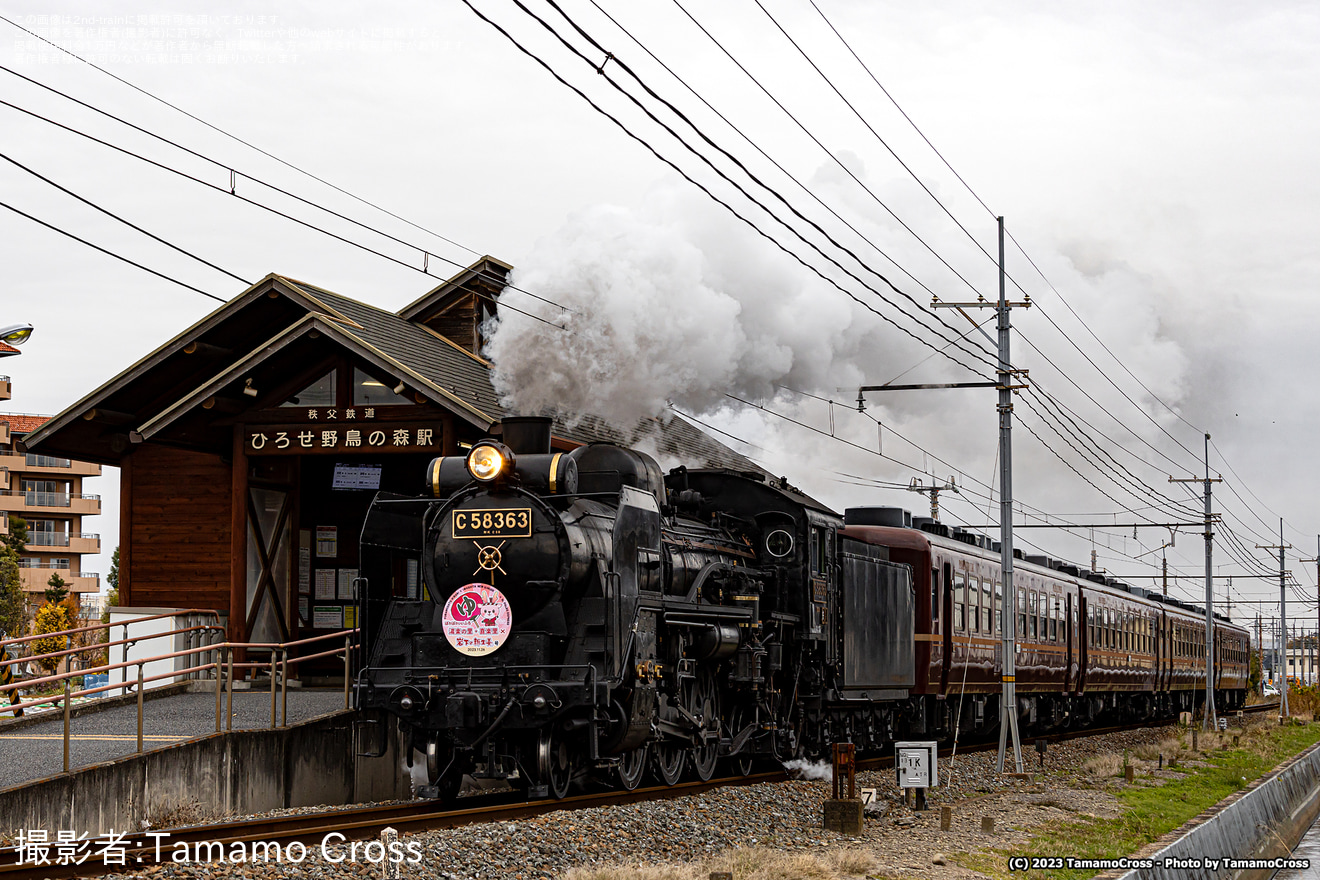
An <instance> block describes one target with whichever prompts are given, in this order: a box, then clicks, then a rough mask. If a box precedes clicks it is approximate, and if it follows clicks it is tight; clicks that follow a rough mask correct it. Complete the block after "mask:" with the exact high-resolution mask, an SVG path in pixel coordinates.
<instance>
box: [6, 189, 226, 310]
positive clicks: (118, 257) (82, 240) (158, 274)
mask: <svg viewBox="0 0 1320 880" xmlns="http://www.w3.org/2000/svg"><path fill="white" fill-rule="evenodd" d="M0 208H7V209H9V210H10V211H13V212H14V213H15V214H18V215H19V216H20V217H26V218H27V219H29V220H31V221H32V222H33V223H39V224H40V225H42V226H44V227H46V228H47V229H50V230H52V231H54V232H58V233H59V234H60V235H63V236H67V237H68V238H71V239H73V240H74V241H76V242H78V243H80V244H85V245H87V246H88V247H89V248H92V249H93V250H98V251H100V252H101V253H103V254H105V255H106V256H108V257H114V258H115V259H116V260H120V261H121V262H124V263H128V264H129V265H130V266H136V267H137V268H139V269H141V270H142V271H143V272H150V273H151V274H152V275H155V276H156V277H157V278H163V279H164V280H166V281H168V282H170V283H171V284H177V285H179V286H180V287H186V288H187V289H188V290H191V291H193V292H194V293H200V294H201V295H202V296H205V297H210V298H211V299H213V300H215V301H216V302H228V300H226V299H223V298H222V297H218V296H216V295H215V294H214V293H207V292H206V291H205V290H202V289H201V288H200V287H193V286H192V285H191V284H187V283H186V282H183V281H180V280H179V279H177V278H171V277H170V276H169V275H166V274H165V273H164V272H157V271H156V270H155V269H151V268H149V267H147V266H144V265H142V264H141V263H137V262H134V261H133V260H130V259H129V258H128V257H125V256H122V255H120V254H117V253H115V252H114V251H111V250H107V249H106V248H103V247H101V246H100V245H98V244H92V243H91V242H90V241H88V240H87V239H85V238H81V237H79V236H77V235H74V234H73V233H72V232H69V231H68V230H65V229H61V228H60V227H58V226H55V225H53V224H51V223H47V222H46V221H45V220H41V219H39V218H37V217H33V216H32V215H31V214H29V213H27V212H26V211H20V210H19V209H18V208H15V207H14V206H13V205H10V204H7V203H5V202H0Z"/></svg>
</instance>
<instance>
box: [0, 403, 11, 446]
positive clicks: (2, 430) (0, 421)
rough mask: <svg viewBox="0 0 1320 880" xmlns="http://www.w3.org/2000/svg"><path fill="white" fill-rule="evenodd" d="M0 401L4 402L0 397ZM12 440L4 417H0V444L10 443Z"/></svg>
mask: <svg viewBox="0 0 1320 880" xmlns="http://www.w3.org/2000/svg"><path fill="white" fill-rule="evenodd" d="M0 400H4V398H3V397H0ZM10 442H12V438H11V437H10V436H9V423H8V422H6V421H4V416H0V443H10Z"/></svg>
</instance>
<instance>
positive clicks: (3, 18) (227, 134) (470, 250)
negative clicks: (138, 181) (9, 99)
mask: <svg viewBox="0 0 1320 880" xmlns="http://www.w3.org/2000/svg"><path fill="white" fill-rule="evenodd" d="M0 21H4V22H5V23H6V24H9V25H11V26H13V27H15V28H17V29H19V30H21V31H23V32H24V33H26V34H28V35H30V36H32V37H35V38H36V39H38V40H41V41H42V42H44V43H46V44H48V45H50V46H51V47H53V48H55V49H56V50H58V51H60V52H63V53H64V54H65V55H68V56H69V57H71V58H74V59H76V60H78V61H80V62H82V63H83V64H86V65H87V66H88V67H91V68H92V69H93V70H96V71H98V72H100V73H102V74H104V75H106V76H108V77H110V78H111V79H113V80H116V81H117V82H120V83H122V84H123V85H125V86H127V87H128V88H130V89H133V90H134V91H136V92H139V93H140V94H142V95H145V96H146V97H148V98H150V99H151V100H153V101H156V102H158V103H160V104H163V105H165V106H166V107H169V108H170V109H171V110H174V111H176V112H178V113H181V114H183V115H184V116H186V117H188V118H189V119H191V120H193V121H194V122H197V123H199V124H201V125H203V126H205V127H206V128H209V129H211V130H212V131H214V132H216V133H217V134H220V135H223V136H224V137H227V138H229V139H230V140H232V141H235V142H236V143H239V144H242V145H243V146H245V147H247V148H248V149H250V150H255V151H256V152H257V153H259V154H261V155H263V156H265V157H266V158H268V159H271V160H273V161H275V162H278V163H279V164H281V165H283V166H285V167H286V168H289V169H291V170H293V171H296V172H298V173H299V174H301V175H303V176H305V177H308V178H311V179H312V180H314V181H316V182H317V183H320V184H323V185H324V186H328V187H330V188H331V189H332V190H334V191H336V192H338V193H340V194H342V195H345V196H348V197H349V198H350V199H353V200H354V201H356V202H359V203H360V204H363V205H366V206H367V207H369V208H372V209H374V210H376V211H379V212H381V213H382V214H385V215H386V216H388V217H392V218H394V219H395V220H398V221H400V222H401V223H405V224H407V225H408V226H411V227H413V228H414V229H416V230H418V231H420V232H425V233H426V234H427V235H430V236H433V237H435V238H437V239H439V240H440V241H443V242H445V243H446V244H449V245H452V246H453V247H456V248H458V249H459V250H463V251H467V252H468V253H469V254H472V255H473V256H479V255H481V253H482V252H481V251H478V250H475V249H473V248H470V247H468V246H467V245H464V244H462V243H460V242H458V241H455V240H453V239H451V238H447V237H446V236H444V235H442V234H440V233H439V232H436V231H434V230H432V229H428V228H426V227H425V226H422V225H420V224H418V223H416V222H414V221H412V220H409V219H408V218H407V217H404V216H401V215H399V214H396V213H394V212H393V211H391V210H389V209H388V208H385V207H382V206H381V205H378V204H376V203H375V202H372V201H370V200H369V199H366V198H363V197H362V196H359V195H356V194H354V193H352V192H350V191H349V190H347V189H344V188H343V187H340V186H338V185H336V184H335V183H332V182H331V181H329V180H326V179H324V178H322V177H318V176H317V175H316V174H313V173H312V172H310V171H308V170H306V169H305V168H302V167H300V166H298V165H296V164H294V163H292V162H289V161H288V160H286V159H283V158H281V157H279V156H277V155H275V154H274V153H271V152H269V151H267V150H265V149H263V148H261V147H259V146H257V145H256V144H254V143H252V142H251V141H247V140H244V139H243V138H241V137H239V136H238V135H236V134H234V133H233V132H230V131H227V130H226V129H224V128H221V127H220V126H218V125H215V124H213V123H211V122H208V121H207V120H205V119H203V118H201V117H200V116H197V115H196V114H194V113H191V112H189V111H188V110H185V109H184V108H183V107H180V106H179V105H177V104H173V103H171V102H170V101H167V100H166V99H164V98H162V97H160V96H159V95H156V94H154V93H153V92H151V91H148V90H147V89H144V88H142V87H141V86H139V85H137V84H136V83H133V82H131V81H129V80H127V79H124V78H123V77H121V76H119V75H118V74H115V73H113V72H111V71H109V70H107V69H105V68H104V67H101V66H100V65H98V64H96V63H95V62H93V61H89V60H88V59H86V58H84V57H82V56H81V55H78V54H77V53H75V52H73V51H71V50H69V49H67V48H65V47H64V46H61V45H60V44H58V43H56V42H54V41H52V40H50V39H48V38H46V37H43V36H42V35H41V34H38V33H36V32H34V31H31V30H29V29H28V28H25V27H23V25H21V24H19V23H18V22H16V21H14V20H13V19H11V18H8V17H7V16H5V15H4V14H3V13H0ZM92 109H95V108H92ZM435 256H437V257H439V255H438V254H436V255H435ZM441 259H443V257H441ZM515 289H517V288H515ZM523 292H524V293H526V292H527V291H523Z"/></svg>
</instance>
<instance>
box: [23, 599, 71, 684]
mask: <svg viewBox="0 0 1320 880" xmlns="http://www.w3.org/2000/svg"><path fill="white" fill-rule="evenodd" d="M71 604H72V600H70V599H65V600H64V601H63V602H47V603H46V604H45V605H42V606H41V608H39V609H38V610H37V617H36V621H35V625H34V627H33V633H34V634H35V635H43V634H45V633H53V632H60V631H61V630H66V629H72V628H73V621H74V614H73V609H72V608H71V607H69V606H70V605H71ZM65 638H66V637H65V636H51V637H50V638H47V639H37V640H36V641H33V642H32V643H31V645H32V653H33V655H34V656H35V655H38V654H52V653H54V652H55V651H63V650H64V640H65ZM37 664H38V665H39V666H41V668H42V669H44V670H46V672H47V673H50V674H53V673H54V672H55V670H56V669H58V668H59V665H60V658H58V657H55V658H48V657H38V658H37Z"/></svg>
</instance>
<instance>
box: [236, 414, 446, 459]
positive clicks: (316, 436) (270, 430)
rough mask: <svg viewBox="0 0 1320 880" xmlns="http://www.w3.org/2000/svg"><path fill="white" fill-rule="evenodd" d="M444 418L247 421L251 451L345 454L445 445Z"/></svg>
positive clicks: (434, 451) (246, 442)
mask: <svg viewBox="0 0 1320 880" xmlns="http://www.w3.org/2000/svg"><path fill="white" fill-rule="evenodd" d="M443 435H444V425H443V423H442V422H368V423H362V422H356V423H353V422H321V423H320V424H315V425H311V424H299V425H247V426H245V427H244V429H243V448H244V450H245V451H246V452H247V454H248V455H343V454H345V453H353V452H369V453H372V454H377V453H383V452H428V453H430V454H432V455H439V454H440V451H441V450H442V449H443V448H444V443H443Z"/></svg>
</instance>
